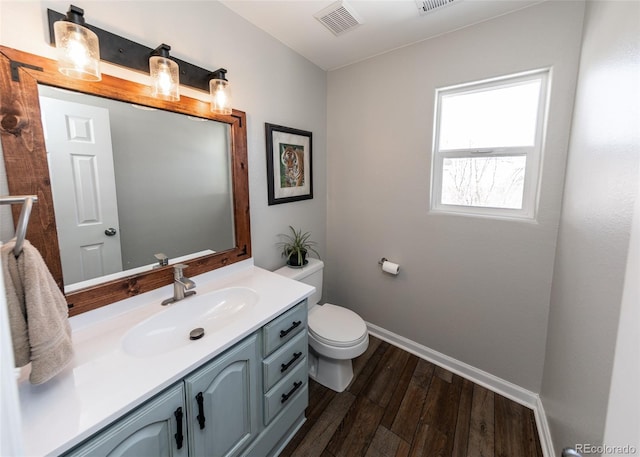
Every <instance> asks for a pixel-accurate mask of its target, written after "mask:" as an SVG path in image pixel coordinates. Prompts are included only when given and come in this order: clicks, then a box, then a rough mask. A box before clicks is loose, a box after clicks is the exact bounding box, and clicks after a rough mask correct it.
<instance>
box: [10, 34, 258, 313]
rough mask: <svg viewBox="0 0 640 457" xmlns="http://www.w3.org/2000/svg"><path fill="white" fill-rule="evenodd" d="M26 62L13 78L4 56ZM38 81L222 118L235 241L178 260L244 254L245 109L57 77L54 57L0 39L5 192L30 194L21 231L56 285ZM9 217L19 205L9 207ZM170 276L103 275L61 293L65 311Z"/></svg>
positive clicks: (105, 81) (127, 84)
mask: <svg viewBox="0 0 640 457" xmlns="http://www.w3.org/2000/svg"><path fill="white" fill-rule="evenodd" d="M12 61H13V62H20V63H24V64H28V65H29V66H32V67H40V68H42V71H40V70H38V69H34V68H30V67H29V66H21V67H19V68H18V76H19V81H14V80H13V79H12V78H11V62H12ZM38 83H43V84H47V85H51V86H56V87H61V88H65V89H70V90H74V91H78V92H83V93H87V94H93V95H97V96H101V97H106V98H111V99H115V100H121V101H125V102H130V103H136V104H139V105H145V106H151V107H154V108H159V109H163V110H167V111H173V112H177V113H182V114H187V115H190V116H197V117H203V118H207V119H213V120H216V121H220V122H225V123H227V124H229V125H230V127H231V150H232V177H233V203H234V223H235V242H236V245H235V247H234V248H233V249H229V250H227V251H223V252H219V253H215V254H211V255H207V256H204V257H200V258H197V259H194V260H190V261H188V262H186V263H187V264H188V265H189V267H190V268H189V275H198V274H202V273H205V272H207V271H211V270H215V269H217V268H221V267H224V266H226V265H231V264H233V263H236V262H239V261H242V260H246V259H249V258H250V257H251V222H250V215H249V176H248V164H247V130H246V114H245V113H244V112H242V111H238V110H233V113H232V114H230V115H219V114H214V113H212V112H211V111H210V110H209V104H208V103H206V102H203V101H201V100H197V99H193V98H189V97H185V96H182V97H181V99H180V101H178V102H168V101H164V100H158V99H155V98H153V97H151V96H150V90H149V88H148V87H147V86H144V85H142V84H138V83H135V82H132V81H127V80H123V79H120V78H116V77H113V76H109V75H103V76H102V81H100V82H85V81H78V80H73V79H69V78H67V77H65V76H64V75H62V74H61V73H59V72H58V70H57V64H56V62H55V61H53V60H50V59H47V58H44V57H40V56H36V55H33V54H29V53H25V52H22V51H18V50H16V49H12V48H8V47H5V46H0V140H1V141H2V150H3V154H4V160H5V166H6V170H7V177H8V184H9V192H10V193H11V194H13V195H27V194H35V195H38V203H36V204H35V205H34V206H33V211H32V213H31V218H30V220H29V226H28V228H27V238H28V239H29V241H31V243H32V244H33V245H34V246H35V247H36V248H37V249H38V250H39V251H40V253H41V254H42V257H43V258H44V260H45V262H46V264H47V266H48V267H49V270H50V271H51V274H52V275H53V277H54V279H55V280H56V282H57V283H58V285H59V287H60V288H61V290H62V289H63V286H62V285H63V277H62V264H61V262H60V255H59V246H58V235H57V231H56V224H55V214H54V208H53V197H52V193H51V182H50V179H49V168H48V164H47V157H46V151H45V145H44V133H43V129H42V123H41V121H40V104H39V99H38V86H37V85H38ZM12 211H13V218H14V222H17V220H18V217H19V213H20V208H19V207H14V208H13V210H12ZM172 282H173V269H172V267H171V266H167V267H164V268H159V269H156V270H153V271H150V272H146V273H140V274H137V275H133V276H129V277H127V278H123V279H120V280H114V281H110V282H106V283H103V284H100V285H96V286H93V287H88V288H86V289H82V290H79V291H76V292H73V293H69V294H66V298H67V303H68V304H69V314H70V315H72V316H73V315H76V314H80V313H82V312H85V311H90V310H92V309H96V308H99V307H101V306H105V305H108V304H110V303H114V302H116V301H120V300H124V299H126V298H130V297H133V296H135V295H138V294H141V293H145V292H149V291H151V290H154V289H157V288H159V287H163V286H165V285H168V284H171V283H172Z"/></svg>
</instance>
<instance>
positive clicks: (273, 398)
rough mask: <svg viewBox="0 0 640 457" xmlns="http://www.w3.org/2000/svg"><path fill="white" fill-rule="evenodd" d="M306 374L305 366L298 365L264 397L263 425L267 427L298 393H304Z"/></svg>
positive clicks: (302, 364) (304, 364)
mask: <svg viewBox="0 0 640 457" xmlns="http://www.w3.org/2000/svg"><path fill="white" fill-rule="evenodd" d="M307 379H308V373H307V364H306V363H299V364H298V366H297V367H296V368H294V370H293V371H292V372H291V373H289V375H287V376H286V377H285V378H284V379H282V380H281V381H280V382H279V383H278V384H276V385H275V387H273V389H271V390H270V391H269V392H267V394H265V396H264V424H265V425H268V424H269V422H271V419H273V418H274V417H276V416H277V414H278V413H279V412H280V411H281V410H282V408H284V407H285V406H287V405H288V404H289V403H291V402H292V401H293V399H294V398H296V397H297V396H298V395H299V394H300V392H303V391H306V389H304V387H305V386H306V384H307Z"/></svg>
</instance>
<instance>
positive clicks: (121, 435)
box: [66, 384, 188, 457]
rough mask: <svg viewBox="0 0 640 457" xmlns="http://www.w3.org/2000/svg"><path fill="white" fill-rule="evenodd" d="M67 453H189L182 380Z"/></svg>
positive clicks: (109, 456) (142, 456)
mask: <svg viewBox="0 0 640 457" xmlns="http://www.w3.org/2000/svg"><path fill="white" fill-rule="evenodd" d="M66 455H67V456H71V457H96V456H105V457H186V456H187V455H188V446H187V440H186V421H185V410H184V389H183V386H182V384H179V385H176V386H174V387H172V388H170V389H169V390H167V391H165V392H163V393H162V394H160V395H159V396H158V397H156V398H154V399H153V400H151V401H150V402H148V403H147V404H145V405H144V406H142V407H140V408H139V409H137V410H136V411H135V412H133V413H131V414H129V415H128V416H125V417H124V418H123V419H121V420H119V421H118V422H116V423H115V424H113V425H111V426H110V427H108V428H107V429H106V430H104V431H102V432H100V433H99V434H98V435H96V436H94V437H93V438H91V440H90V441H88V442H87V443H86V444H84V445H82V446H80V447H79V448H76V449H74V450H73V451H71V452H70V453H68V454H66Z"/></svg>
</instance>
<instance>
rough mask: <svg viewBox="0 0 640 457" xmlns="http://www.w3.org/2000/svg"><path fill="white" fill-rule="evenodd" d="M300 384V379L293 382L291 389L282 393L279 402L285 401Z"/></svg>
mask: <svg viewBox="0 0 640 457" xmlns="http://www.w3.org/2000/svg"><path fill="white" fill-rule="evenodd" d="M300 386H302V381H298V382H294V383H293V389H291V390H290V391H289V392H287V393H286V394H282V399H281V400H280V403H284V402H285V401H287V400H288V399H289V397H291V395H293V394H294V393H295V391H296V390H298V389H299V388H300Z"/></svg>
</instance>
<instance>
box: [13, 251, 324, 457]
mask: <svg viewBox="0 0 640 457" xmlns="http://www.w3.org/2000/svg"><path fill="white" fill-rule="evenodd" d="M193 280H194V281H195V282H196V284H197V291H198V293H197V295H196V296H194V297H189V298H186V299H184V300H182V301H180V302H178V303H175V304H173V305H170V306H169V307H163V306H161V305H160V302H161V301H162V300H163V299H164V298H167V296H170V295H171V293H172V290H171V286H166V287H163V288H161V289H157V290H155V291H153V292H149V293H146V294H142V295H139V296H136V297H134V298H131V299H128V300H124V301H122V302H118V303H114V304H112V305H110V306H107V307H103V308H100V309H98V310H95V311H91V312H88V313H83V314H81V315H79V316H76V317H74V318H72V319H71V323H72V328H73V339H74V346H75V349H76V355H75V359H74V361H73V362H72V366H69V367H67V368H66V369H65V371H64V372H62V373H61V374H60V375H58V376H57V377H56V378H54V379H53V380H51V381H50V382H48V383H46V384H44V385H41V386H33V385H30V384H29V383H28V381H27V377H28V373H26V371H27V370H23V371H25V372H24V373H22V376H21V380H20V383H19V391H20V402H21V411H22V415H23V416H22V421H23V435H24V441H25V447H26V449H25V451H26V454H27V455H68V456H93V455H107V454H109V453H110V452H112V451H116V450H117V454H118V455H124V456H129V455H131V456H134V455H135V456H139V455H157V456H164V455H166V456H169V455H171V456H207V457H213V456H240V455H242V456H268V455H276V454H277V452H278V451H279V450H280V449H281V448H282V446H283V445H284V444H286V442H287V441H288V439H289V438H290V437H291V436H292V435H293V433H295V431H296V430H297V429H298V428H299V427H300V425H301V424H302V423H303V422H304V420H305V419H304V409H305V408H306V406H307V398H308V395H307V384H308V368H307V324H306V322H307V305H306V299H307V297H309V296H310V295H311V293H312V292H313V291H314V290H313V287H310V286H307V285H305V284H302V283H299V282H296V281H292V280H289V279H287V278H283V277H281V276H278V275H276V274H273V273H271V272H268V271H266V270H263V269H260V268H257V267H255V266H253V264H252V261H251V260H248V261H243V262H239V263H237V264H234V265H232V266H229V267H225V268H222V269H219V270H215V271H212V272H208V273H205V274H203V275H200V276H196V277H194V278H193ZM205 302H209V303H213V305H212V308H211V309H209V310H207V311H206V312H202V309H203V306H204V305H203V303H205ZM212 316H213V317H212ZM193 319H195V320H193ZM167 322H172V323H173V325H171V326H167V325H166V323H167ZM195 322H200V323H202V325H199V326H200V327H203V328H204V330H205V335H204V336H203V337H202V338H200V339H198V340H194V341H190V340H189V336H188V332H186V334H184V335H183V337H182V338H175V339H174V337H173V335H172V332H178V333H179V334H183V333H185V329H188V328H189V327H191V326H192V325H195ZM154 326H156V327H157V328H156V330H157V332H159V333H163V336H162V339H161V340H151V342H152V344H149V345H146V346H145V341H147V338H153V334H154V332H153V331H150V329H151V330H152V329H153V327H154Z"/></svg>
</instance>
